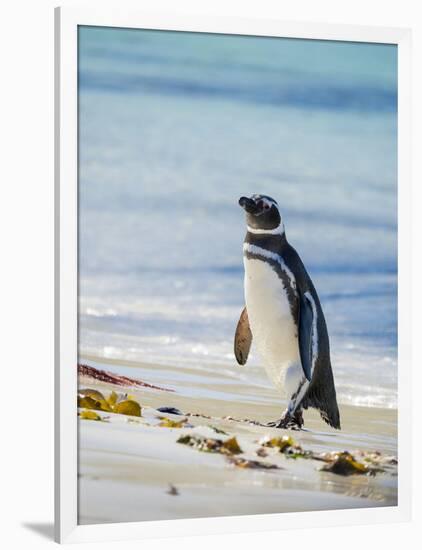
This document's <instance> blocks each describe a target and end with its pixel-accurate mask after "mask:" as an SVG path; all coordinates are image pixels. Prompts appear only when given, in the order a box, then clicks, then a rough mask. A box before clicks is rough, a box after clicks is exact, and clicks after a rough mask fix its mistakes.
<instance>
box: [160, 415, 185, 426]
mask: <svg viewBox="0 0 422 550" xmlns="http://www.w3.org/2000/svg"><path fill="white" fill-rule="evenodd" d="M159 418H160V420H161V422H160V423H159V424H158V425H159V426H160V427H161V428H186V427H187V424H186V423H187V421H188V420H187V418H183V419H182V420H172V419H171V418H167V417H165V416H160V417H159Z"/></svg>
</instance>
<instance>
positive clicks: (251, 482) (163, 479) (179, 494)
mask: <svg viewBox="0 0 422 550" xmlns="http://www.w3.org/2000/svg"><path fill="white" fill-rule="evenodd" d="M80 359H81V361H83V362H84V364H88V365H93V366H96V367H97V368H100V369H104V370H106V371H109V372H116V373H120V374H125V375H127V376H128V375H129V374H131V373H133V376H135V375H136V378H138V379H141V380H143V381H145V382H148V383H150V384H155V385H159V386H162V387H164V388H167V389H169V390H173V391H161V390H157V389H150V388H138V389H135V388H129V387H128V388H124V387H123V388H122V387H115V386H114V385H112V384H106V383H104V382H99V381H96V380H93V379H92V378H90V377H84V376H82V377H80V379H79V387H80V389H81V388H93V389H97V390H99V391H100V392H102V393H103V395H104V396H107V395H109V394H110V392H111V391H113V390H114V391H116V392H117V393H119V394H121V393H122V392H128V393H129V394H130V396H131V398H132V399H134V400H136V401H137V402H139V404H140V405H141V407H142V413H141V416H140V417H131V416H126V415H123V414H113V413H108V412H100V413H99V415H100V416H101V418H102V419H103V421H101V422H98V421H92V420H87V419H80V420H79V523H81V524H92V523H106V522H122V521H142V520H160V519H177V518H194V517H212V516H223V515H224V516H226V515H228V516H230V515H241V514H263V513H276V512H293V511H306V510H325V509H327V510H329V509H342V508H343V509H344V508H365V507H372V506H394V505H396V504H397V466H394V465H391V464H389V465H388V468H386V471H384V472H378V473H376V475H349V476H343V475H337V474H335V473H332V472H325V471H321V467H322V466H323V465H324V463H323V462H320V461H317V460H312V459H311V460H308V459H304V458H296V459H294V458H289V457H288V456H287V455H285V454H282V453H281V452H279V450H278V449H273V448H264V450H262V445H260V444H259V442H260V441H261V442H262V441H263V440H265V438H267V439H269V438H272V437H280V436H283V435H289V436H291V437H292V438H293V439H294V441H295V443H296V444H298V445H300V446H301V447H302V448H303V449H306V450H310V451H312V452H313V453H324V452H332V451H344V450H347V451H349V452H352V453H354V452H356V451H363V452H365V451H371V452H372V451H378V452H380V453H381V455H382V456H383V457H391V456H395V455H396V454H397V448H396V440H397V414H396V410H394V409H382V408H374V407H372V408H365V407H355V406H340V408H341V415H342V430H341V431H336V430H332V429H331V428H329V427H328V426H326V425H325V424H324V423H323V422H322V421H321V419H320V418H319V415H318V414H317V413H316V412H315V411H307V412H306V413H305V429H304V430H302V431H291V430H277V429H274V428H268V427H266V426H263V425H260V423H261V424H264V423H266V422H268V421H270V420H274V419H276V418H278V416H279V415H280V412H281V410H282V408H283V406H284V403H283V402H282V401H281V399H280V397H279V396H278V395H277V394H276V392H275V391H274V390H272V389H271V388H270V387H269V386H265V385H264V384H262V385H256V383H255V381H251V382H248V380H247V376H246V379H245V376H242V377H240V374H239V371H240V369H239V370H238V371H236V370H235V369H233V371H230V370H227V369H222V368H221V367H218V366H212V365H210V366H209V367H207V368H205V367H204V366H201V368H200V369H197V368H195V367H194V366H186V367H184V368H182V367H180V365H179V366H177V367H172V366H164V365H153V364H142V363H135V362H127V361H126V362H122V361H118V362H117V361H112V360H105V359H101V358H98V357H82V358H80ZM244 372H245V371H244ZM243 374H244V373H242V375H243ZM159 407H175V408H177V409H179V410H180V411H181V412H182V413H183V416H181V415H175V414H169V413H167V412H166V413H160V412H159V411H157V408H159ZM196 415H199V416H196ZM163 418H165V419H169V420H170V421H174V422H178V423H180V422H181V421H182V422H181V424H182V425H181V427H162V426H160V424H161V423H162V422H163ZM185 419H186V421H184V420H185ZM250 421H254V422H256V423H252V422H250ZM166 422H167V423H168V424H170V425H171V422H168V421H166ZM223 432H224V433H223ZM182 435H190V436H194V437H206V438H217V439H220V440H227V439H229V438H231V437H233V436H235V437H236V441H237V443H238V445H239V447H240V449H241V451H242V452H241V453H239V454H237V455H236V459H239V458H240V459H241V460H251V461H258V462H259V463H260V464H262V463H264V464H268V465H273V466H274V468H273V469H261V468H259V469H249V468H242V467H239V465H237V466H236V465H235V464H234V459H233V457H230V456H226V455H222V454H219V453H208V452H200V451H198V450H197V449H196V448H193V447H190V446H187V445H183V444H180V443H178V442H177V440H178V439H179V438H180V437H181V436H182ZM259 449H261V450H260V451H259ZM257 451H258V452H259V453H260V454H257ZM275 466H276V467H277V468H275Z"/></svg>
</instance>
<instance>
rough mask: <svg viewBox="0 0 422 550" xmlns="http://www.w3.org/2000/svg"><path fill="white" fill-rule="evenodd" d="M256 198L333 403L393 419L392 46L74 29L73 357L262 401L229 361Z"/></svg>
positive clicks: (255, 376)
mask: <svg viewBox="0 0 422 550" xmlns="http://www.w3.org/2000/svg"><path fill="white" fill-rule="evenodd" d="M252 193H264V194H267V195H270V196H273V197H274V198H275V199H276V200H277V201H278V203H279V205H280V207H281V209H282V212H283V218H284V222H285V226H286V234H287V238H288V239H289V241H290V243H291V244H292V245H293V246H294V247H295V248H296V249H297V250H298V252H299V254H300V255H301V257H302V259H303V261H304V263H305V265H306V267H307V269H308V271H309V273H310V275H311V277H312V279H313V281H314V283H315V286H316V288H317V290H318V293H319V295H320V299H321V302H322V305H323V308H324V312H325V315H326V318H327V324H328V329H329V334H330V338H331V347H332V362H333V367H334V372H335V376H336V384H337V391H338V394H339V401H340V402H342V403H351V404H358V405H369V406H385V407H396V405H397V384H396V381H397V50H396V47H395V46H391V45H382V44H358V43H340V42H329V41H311V40H293V39H279V38H271V39H270V38H255V37H240V36H217V35H210V34H208V35H207V34H201V35H200V34H193V33H176V32H161V31H142V30H124V29H107V28H94V27H80V30H79V276H80V281H79V301H80V304H79V308H80V309H79V312H80V326H79V346H80V354H81V355H88V354H90V355H95V356H98V357H107V358H115V359H120V360H125V359H131V360H135V361H140V362H143V361H146V362H151V363H155V364H157V365H160V364H169V363H171V364H175V365H178V364H180V366H181V367H182V366H183V364H187V363H189V364H195V365H197V366H198V369H200V368H201V365H208V366H209V365H215V368H216V369H228V370H233V372H236V373H239V376H248V378H249V379H250V380H251V382H253V383H259V384H268V385H269V382H268V381H267V380H266V378H265V373H263V369H260V368H259V367H258V360H257V358H256V357H255V356H254V354H253V355H252V358H251V365H250V366H248V367H246V368H247V369H248V370H247V371H245V370H243V371H242V369H237V367H236V365H235V360H234V356H233V353H232V343H233V335H234V330H235V327H236V323H237V320H238V316H239V313H240V311H241V308H242V307H243V262H242V241H243V238H244V233H245V223H244V213H243V211H242V210H241V209H240V208H239V207H238V205H237V201H238V198H239V197H240V196H241V195H250V194H252ZM245 372H247V374H245Z"/></svg>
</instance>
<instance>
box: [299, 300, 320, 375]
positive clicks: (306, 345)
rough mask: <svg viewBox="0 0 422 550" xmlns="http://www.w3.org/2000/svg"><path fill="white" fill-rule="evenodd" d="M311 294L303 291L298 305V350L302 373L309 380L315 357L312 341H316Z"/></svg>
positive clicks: (315, 323)
mask: <svg viewBox="0 0 422 550" xmlns="http://www.w3.org/2000/svg"><path fill="white" fill-rule="evenodd" d="M311 300H313V299H312V296H311V295H310V294H309V293H307V292H305V293H304V294H301V295H300V307H299V351H300V359H301V362H302V369H303V373H304V374H305V376H306V379H307V380H309V382H310V381H311V377H312V365H313V364H315V361H316V357H314V354H315V353H316V350H315V349H314V347H315V346H314V345H313V343H314V342H315V341H317V339H318V335H317V334H316V331H317V328H316V327H317V322H316V319H314V314H315V313H316V312H314V307H313V304H312V302H311Z"/></svg>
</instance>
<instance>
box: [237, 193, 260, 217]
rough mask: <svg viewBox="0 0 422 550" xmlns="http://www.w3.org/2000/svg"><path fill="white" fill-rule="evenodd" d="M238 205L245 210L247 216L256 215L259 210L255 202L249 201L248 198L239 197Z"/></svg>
mask: <svg viewBox="0 0 422 550" xmlns="http://www.w3.org/2000/svg"><path fill="white" fill-rule="evenodd" d="M239 205H240V206H241V207H242V208H243V210H245V211H246V212H247V213H248V214H256V213H257V212H258V210H259V208H258V207H257V205H256V203H255V201H254V200H253V199H249V198H248V197H240V199H239Z"/></svg>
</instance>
